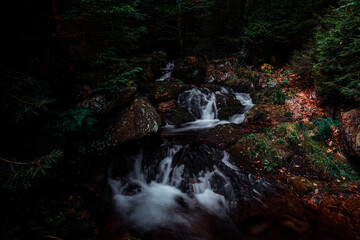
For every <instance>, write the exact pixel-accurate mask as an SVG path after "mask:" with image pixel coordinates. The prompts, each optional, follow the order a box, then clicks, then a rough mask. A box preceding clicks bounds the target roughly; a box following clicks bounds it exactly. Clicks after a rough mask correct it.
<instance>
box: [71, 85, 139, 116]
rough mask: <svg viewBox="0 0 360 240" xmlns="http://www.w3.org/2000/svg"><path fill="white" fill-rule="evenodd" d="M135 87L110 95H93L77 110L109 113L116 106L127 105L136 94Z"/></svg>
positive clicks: (81, 103) (79, 105)
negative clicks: (83, 109)
mask: <svg viewBox="0 0 360 240" xmlns="http://www.w3.org/2000/svg"><path fill="white" fill-rule="evenodd" d="M136 92H137V89H136V87H134V86H133V87H129V88H128V89H127V90H126V91H123V92H119V93H112V94H103V93H93V94H91V95H90V96H89V97H88V98H86V99H84V100H83V101H82V102H80V103H79V104H78V105H77V108H89V109H91V110H94V112H95V113H96V114H99V115H100V114H104V113H107V112H110V111H111V110H113V109H114V108H116V107H118V106H122V105H124V104H126V103H128V102H129V101H130V100H131V99H132V98H133V97H134V96H135V94H136Z"/></svg>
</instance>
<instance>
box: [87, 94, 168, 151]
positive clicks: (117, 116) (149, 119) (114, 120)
mask: <svg viewBox="0 0 360 240" xmlns="http://www.w3.org/2000/svg"><path fill="white" fill-rule="evenodd" d="M160 125H161V118H160V116H159V115H158V113H157V112H156V110H155V108H154V107H153V106H152V105H151V103H150V101H149V100H148V99H147V98H146V97H136V98H135V99H134V101H133V102H132V103H131V104H129V105H128V106H127V107H126V108H123V109H120V110H119V111H118V112H115V113H114V115H113V116H112V117H109V120H107V121H106V122H105V123H104V124H103V127H100V129H102V130H101V131H100V134H98V140H96V141H95V142H94V143H93V144H92V149H91V150H93V151H94V150H95V151H99V152H101V153H105V152H106V151H108V150H109V149H110V148H112V147H115V146H118V145H120V144H122V143H124V142H127V141H130V140H136V139H139V138H141V137H144V136H147V135H150V134H152V133H156V132H157V131H158V130H159V127H160Z"/></svg>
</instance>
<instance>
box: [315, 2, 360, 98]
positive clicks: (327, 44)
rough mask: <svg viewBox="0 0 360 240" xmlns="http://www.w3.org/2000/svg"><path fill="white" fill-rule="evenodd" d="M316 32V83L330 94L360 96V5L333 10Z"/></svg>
mask: <svg viewBox="0 0 360 240" xmlns="http://www.w3.org/2000/svg"><path fill="white" fill-rule="evenodd" d="M321 23H322V24H321V26H320V27H319V28H318V31H317V33H316V39H317V49H316V50H317V53H316V60H317V64H316V65H315V69H316V71H317V82H316V85H317V87H318V89H319V90H320V92H321V93H322V94H324V95H326V96H328V97H337V96H340V97H345V98H347V99H353V98H359V97H360V77H359V76H360V7H359V5H358V4H357V2H355V1H350V3H349V4H344V2H343V5H342V6H340V7H339V8H335V9H331V10H330V11H329V12H328V14H326V15H325V16H324V17H323V18H322V22H321Z"/></svg>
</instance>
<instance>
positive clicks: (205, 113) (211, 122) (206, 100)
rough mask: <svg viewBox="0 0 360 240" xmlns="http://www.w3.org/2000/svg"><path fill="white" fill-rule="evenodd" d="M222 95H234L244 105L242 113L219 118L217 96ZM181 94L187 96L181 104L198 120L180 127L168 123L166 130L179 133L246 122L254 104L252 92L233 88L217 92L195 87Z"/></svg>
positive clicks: (222, 88)
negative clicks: (247, 114) (243, 91)
mask: <svg viewBox="0 0 360 240" xmlns="http://www.w3.org/2000/svg"><path fill="white" fill-rule="evenodd" d="M220 95H221V96H229V95H233V96H234V97H235V99H236V100H238V101H239V103H241V105H242V106H243V107H244V108H243V109H242V113H239V114H234V115H233V116H231V117H230V118H229V119H228V120H220V119H219V118H218V107H217V103H216V97H217V96H220ZM181 96H182V97H185V99H182V100H179V104H180V105H185V106H186V107H187V108H188V111H189V112H190V113H191V114H192V115H193V116H194V118H195V119H196V120H195V121H193V122H188V123H184V124H182V125H181V126H180V127H177V126H174V125H170V124H167V125H166V126H164V127H163V129H164V130H165V132H169V133H178V132H186V131H192V130H201V129H208V128H213V127H216V126H217V125H220V124H229V123H235V124H240V123H242V122H244V120H245V117H246V112H247V111H248V110H250V109H251V108H252V107H253V106H254V104H253V102H252V99H251V97H250V94H247V93H237V92H234V91H233V90H232V89H227V88H224V87H221V90H220V91H216V92H215V93H212V92H211V91H210V90H209V89H207V88H204V89H203V91H200V89H198V88H193V89H191V90H188V91H185V92H184V93H183V94H182V95H181Z"/></svg>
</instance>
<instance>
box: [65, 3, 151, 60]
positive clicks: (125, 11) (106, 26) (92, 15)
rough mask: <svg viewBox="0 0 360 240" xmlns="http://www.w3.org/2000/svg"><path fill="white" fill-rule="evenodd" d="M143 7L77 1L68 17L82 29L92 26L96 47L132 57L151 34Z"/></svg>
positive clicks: (139, 4)
mask: <svg viewBox="0 0 360 240" xmlns="http://www.w3.org/2000/svg"><path fill="white" fill-rule="evenodd" d="M142 5H143V1H140V0H135V1H130V0H123V1H117V0H96V1H93V0H73V1H72V3H71V10H69V11H68V12H66V13H65V14H64V17H65V18H66V19H68V21H70V22H74V23H76V24H77V25H78V26H84V25H85V24H86V25H90V26H91V29H89V33H88V35H89V36H90V37H91V38H90V39H89V42H90V41H91V40H95V42H93V43H92V44H96V45H99V44H100V46H102V47H103V48H106V47H109V46H115V47H118V48H119V49H121V50H122V51H123V53H127V54H128V53H130V50H133V49H136V48H138V41H139V39H140V38H141V36H142V35H143V34H145V33H146V32H147V28H146V26H145V25H144V20H145V19H147V16H146V15H145V14H142V13H141V12H140V11H139V9H140V7H141V6H142ZM72 27H73V26H72ZM71 30H72V31H73V29H71ZM115 39H116V40H115Z"/></svg>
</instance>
